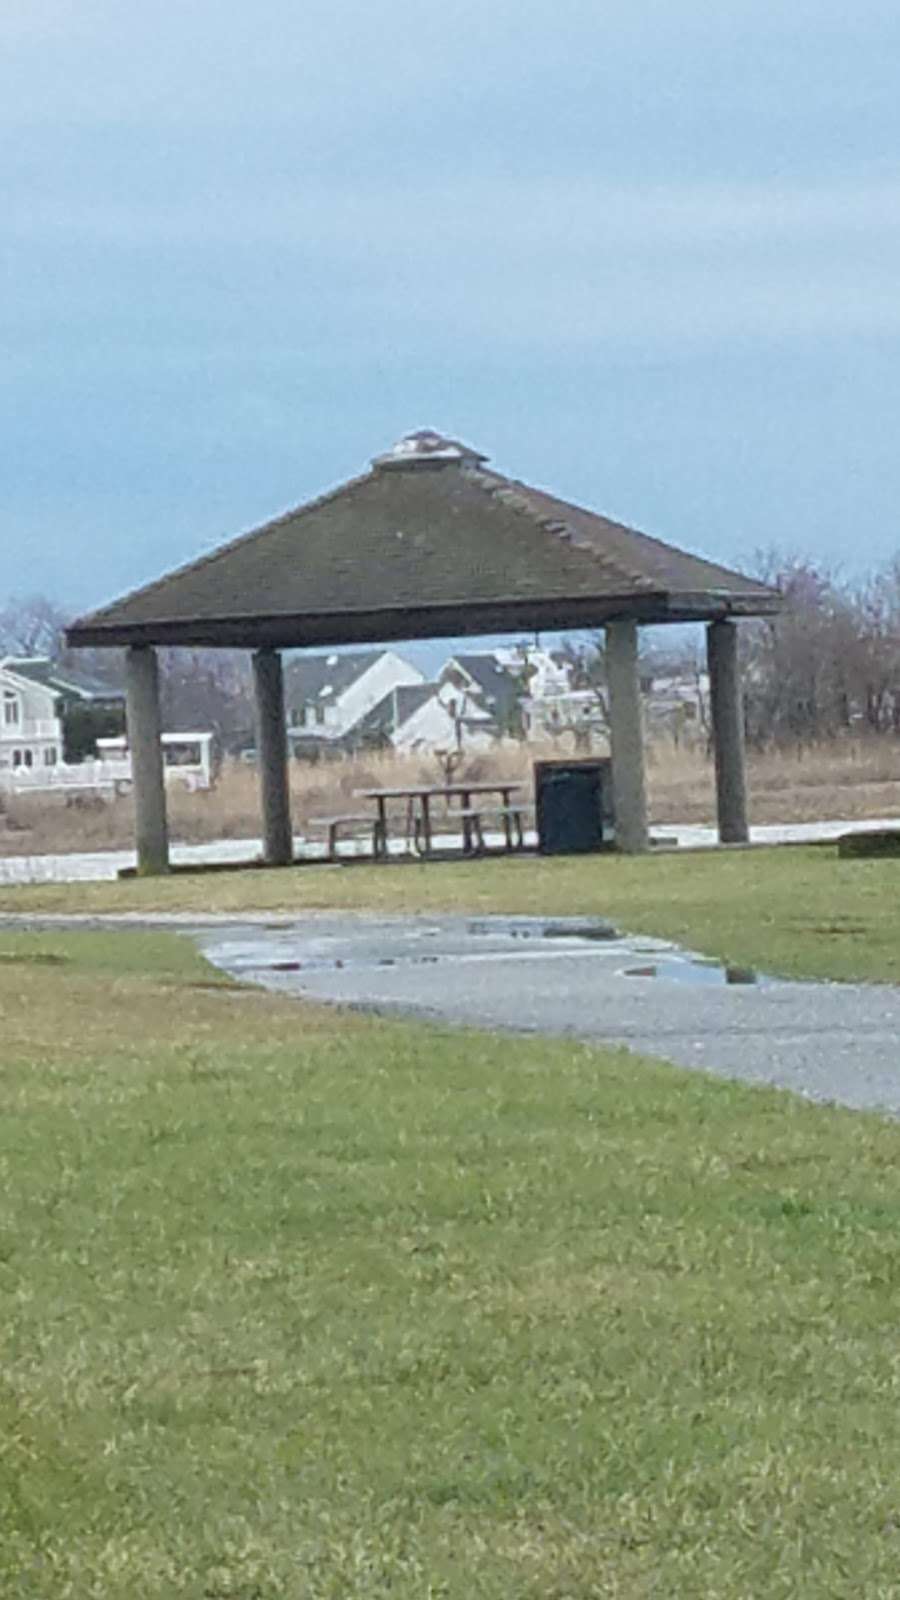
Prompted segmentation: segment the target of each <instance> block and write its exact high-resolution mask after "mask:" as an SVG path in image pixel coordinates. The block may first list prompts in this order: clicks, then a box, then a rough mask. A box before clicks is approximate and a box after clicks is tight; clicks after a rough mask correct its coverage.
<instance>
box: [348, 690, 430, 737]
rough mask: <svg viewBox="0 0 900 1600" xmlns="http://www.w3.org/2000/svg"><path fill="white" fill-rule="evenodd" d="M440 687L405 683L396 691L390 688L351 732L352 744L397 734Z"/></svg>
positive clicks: (349, 733) (349, 734) (349, 735)
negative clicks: (360, 740) (361, 740)
mask: <svg viewBox="0 0 900 1600" xmlns="http://www.w3.org/2000/svg"><path fill="white" fill-rule="evenodd" d="M438 687H439V685H438V684H436V683H404V684H401V685H399V686H398V688H396V689H390V690H389V691H388V693H387V694H386V695H384V696H383V697H382V699H381V700H379V702H378V704H377V705H375V706H372V708H371V710H369V711H367V712H366V714H365V716H363V717H360V719H359V721H358V722H357V723H355V724H354V726H353V727H352V728H350V729H349V730H348V733H347V737H348V739H350V740H352V741H356V740H358V739H360V738H361V739H376V738H378V737H379V736H382V735H385V734H392V733H396V732H397V730H398V728H402V727H403V724H404V722H408V721H409V719H410V717H411V716H414V715H415V713H416V712H417V711H419V710H420V709H421V707H422V706H424V705H425V704H427V702H428V701H429V700H432V699H434V697H435V695H436V694H437V692H438Z"/></svg>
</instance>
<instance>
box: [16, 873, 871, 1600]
mask: <svg viewBox="0 0 900 1600" xmlns="http://www.w3.org/2000/svg"><path fill="white" fill-rule="evenodd" d="M734 859H735V860H742V859H744V858H737V857H736V858H734ZM747 859H750V858H747ZM752 859H753V860H754V861H756V860H758V859H760V858H756V857H754V858H752ZM777 859H778V860H779V861H783V860H784V858H783V857H778V858H777ZM819 859H820V858H819V857H818V856H816V857H810V858H806V857H802V856H801V857H799V858H796V864H797V865H798V866H799V867H800V869H801V870H802V871H803V872H804V873H813V872H814V871H815V870H817V867H816V864H817V862H818V861H819ZM604 865H605V864H604ZM652 865H653V866H654V867H660V868H661V870H662V873H663V874H667V873H668V874H671V872H672V870H673V869H672V867H671V866H670V865H669V864H668V863H654V864H652ZM680 865H681V864H680V863H679V866H680ZM724 865H725V868H726V871H728V872H732V871H734V870H738V869H736V868H735V869H733V868H732V867H731V865H730V858H729V861H728V862H726V863H724ZM828 868H829V864H828V863H827V862H823V871H827V870H828ZM830 868H831V870H832V871H834V870H835V869H834V865H833V863H831V864H830ZM517 870H518V869H516V868H514V867H509V868H504V869H503V871H502V872H500V871H499V870H498V872H497V874H496V875H495V876H494V882H495V884H496V886H497V887H498V890H499V889H500V888H501V887H502V886H503V885H507V886H508V885H511V884H513V883H514V882H515V878H516V872H517ZM521 870H522V881H523V883H524V882H525V881H526V880H527V879H530V880H531V881H532V882H534V881H536V874H535V869H534V868H533V867H531V866H528V867H525V866H523V867H522V869H521ZM602 870H603V868H602V867H601V865H600V864H599V863H598V864H597V865H596V867H595V866H594V865H592V866H591V876H592V879H593V881H594V882H595V892H596V886H597V885H599V884H600V883H601V881H602V879H601V874H602ZM647 870H648V874H649V872H650V870H651V866H650V864H648V869H647ZM708 870H709V869H708V868H707V867H706V866H705V864H703V865H702V866H701V868H700V871H701V872H708ZM853 870H854V872H859V870H860V869H859V868H854V869H853ZM881 870H882V871H883V869H881ZM462 871H463V877H464V878H465V874H466V872H467V871H468V869H462ZM580 871H581V873H583V872H584V869H583V867H582V868H581V869H580ZM492 874H494V869H493V868H490V869H489V872H488V874H486V877H489V876H490V875H492ZM626 876H630V879H631V882H632V883H634V882H635V881H640V873H639V872H637V873H636V872H635V869H634V868H633V867H629V868H627V869H626V868H623V869H622V871H621V872H619V871H618V864H617V865H616V868H615V869H614V871H613V873H612V875H611V878H610V879H608V880H607V881H612V882H615V881H616V880H617V879H618V881H619V884H620V894H621V895H624V887H622V885H623V883H624V879H625V877H626ZM537 878H542V879H543V881H544V882H545V883H547V882H553V881H556V882H558V881H559V880H554V879H553V878H552V877H550V876H549V875H547V876H545V875H544V873H543V872H540V873H538V874H537ZM209 881H210V882H211V884H212V887H213V890H214V892H215V893H218V891H219V887H220V885H219V883H218V882H217V881H216V880H209ZM278 881H280V882H281V883H284V884H287V885H293V884H295V883H296V884H297V886H298V887H297V889H296V891H294V890H291V891H290V892H292V893H296V895H298V896H299V895H301V894H305V893H309V892H310V890H307V889H306V888H305V886H306V885H310V886H312V885H314V884H315V883H316V882H322V883H326V882H328V881H333V882H335V883H337V884H343V883H344V882H345V881H346V882H347V883H348V884H350V885H352V884H353V883H360V882H365V881H366V879H365V876H364V875H360V876H359V877H357V876H356V875H355V874H350V873H348V874H346V875H340V874H332V875H331V878H330V879H329V878H328V876H327V875H322V876H321V877H320V878H319V879H317V877H316V875H315V874H298V875H296V877H291V876H290V875H281V877H280V879H279V880H278ZM368 881H369V882H371V883H373V884H375V883H377V884H378V885H379V887H380V885H381V884H384V885H388V884H389V883H392V882H394V881H396V882H397V883H398V884H399V883H401V881H405V882H406V883H408V884H410V883H415V882H418V883H421V884H426V883H427V884H428V885H429V886H430V885H432V884H433V885H436V886H439V885H440V884H441V882H442V881H443V882H444V883H446V884H447V885H448V887H452V885H453V884H454V883H455V882H456V883H458V882H459V879H458V878H455V877H454V875H453V874H452V873H450V874H449V875H447V876H444V875H443V874H442V873H441V872H434V873H433V874H428V875H423V876H421V877H417V875H416V874H407V873H400V872H397V873H396V874H395V875H394V874H391V873H386V874H384V875H383V876H382V877H381V878H380V879H377V878H375V877H373V876H371V875H370V877H369V880H368ZM473 881H478V876H477V869H476V871H475V872H474V873H472V874H470V876H469V882H470V883H471V882H473ZM481 881H482V882H484V881H485V880H484V879H482V880H481ZM576 881H577V875H576V874H574V873H573V874H571V875H570V876H569V882H570V884H572V885H574V884H575V883H576ZM222 882H223V883H224V884H225V885H226V886H227V892H228V893H232V892H234V889H233V882H232V881H229V880H222ZM272 882H273V879H272V878H268V879H263V880H262V883H263V885H265V884H266V883H272ZM152 888H153V890H154V892H156V893H158V890H156V886H152ZM164 888H165V890H166V891H167V892H172V890H174V889H178V890H179V891H180V890H181V889H182V885H181V884H178V885H165V886H164ZM142 889H145V886H141V885H138V886H136V888H134V889H132V888H128V889H127V890H125V891H123V892H124V893H127V894H128V895H129V896H131V897H134V896H135V895H136V894H138V893H139V892H140V891H141V890H142ZM278 892H280V893H284V892H285V891H284V890H281V891H278ZM431 892H436V891H431ZM483 892H485V893H487V892H489V890H487V889H485V890H484V891H483ZM504 892H509V891H504ZM498 897H499V898H500V899H501V900H502V898H503V894H502V893H500V894H499V896H498ZM587 898H590V897H589V896H588V895H587V894H586V893H585V894H584V895H583V896H582V898H581V899H580V900H579V901H578V903H577V909H588V907H587V906H585V904H584V900H585V899H587ZM600 898H601V897H600V895H599V894H598V893H597V894H596V899H597V901H598V902H599V900H600ZM875 898H877V897H875ZM294 903H295V904H298V903H302V901H301V900H295V901H294ZM662 906H663V901H662V900H660V903H659V906H658V907H657V909H660V908H662ZM593 908H595V909H598V910H599V909H601V908H602V907H601V905H600V904H599V903H598V904H596V906H595V907H593ZM556 909H559V907H557V908H556ZM573 909H576V907H575V906H573ZM642 914H643V913H642ZM647 914H649V912H647ZM0 1037H2V1041H3V1048H2V1053H0V1093H2V1097H3V1113H4V1114H3V1118H2V1122H0V1128H2V1132H0V1184H2V1228H0V1293H2V1296H3V1303H4V1316H3V1326H2V1335H0V1337H2V1345H3V1355H2V1366H0V1374H2V1376H0V1407H2V1416H0V1470H2V1475H3V1477H2V1489H3V1500H2V1511H0V1516H2V1527H0V1593H2V1595H3V1597H4V1600H24V1597H28V1600H155V1597H166V1600H168V1597H169V1596H173V1597H174V1596H178V1597H181V1596H187V1597H191V1600H226V1597H229V1600H274V1597H282V1596H286V1597H290V1600H320V1597H321V1600H324V1597H328V1600H357V1597H359V1600H371V1597H379V1600H381V1597H383V1600H429V1597H430V1600H434V1597H443V1600H470V1597H476V1600H479V1597H481V1600H511V1597H515V1600H587V1597H606V1596H613V1597H619V1600H637V1597H641V1600H644V1597H651V1596H652V1597H656V1596H661V1597H665V1600H668V1597H670V1596H672V1597H676V1596H677V1597H678V1600H692V1597H696V1600H756V1597H761V1596H765V1597H766V1600H805V1597H809V1600H822V1597H825V1596H828V1597H830V1596H841V1597H843V1596H848V1597H849V1596H853V1597H863V1600H870V1597H871V1600H876V1597H884V1596H894V1595H897V1594H898V1593H900V1577H898V1574H900V1509H898V1489H897V1485H898V1482H900V1416H898V1407H897V1401H898V1389H900V1367H898V1345H897V1304H898V1292H900V1191H898V1186H897V1170H898V1164H900V1126H898V1125H897V1124H896V1123H894V1122H891V1121H889V1120H887V1119H879V1118H876V1117H872V1116H860V1115H854V1114H850V1113H842V1112H839V1111H833V1110H827V1109H824V1108H815V1107H811V1106H808V1105H805V1104H803V1103H802V1102H800V1101H798V1100H794V1099H792V1098H791V1097H790V1096H787V1095H778V1094H776V1093H774V1092H768V1091H759V1090H748V1089H744V1088H740V1087H738V1086H737V1085H733V1084H728V1083H723V1082H717V1081H714V1080H709V1079H705V1078H703V1077H701V1076H695V1075H690V1074H683V1073H679V1072H677V1071H676V1070H674V1069H671V1068H667V1067H659V1066H654V1065H653V1064H651V1063H642V1062H639V1061H637V1060H635V1059H634V1058H632V1057H629V1056H627V1055H626V1054H624V1053H618V1052H609V1051H601V1050H591V1049H588V1048H586V1047H582V1046H579V1045H573V1044H571V1043H569V1042H562V1041H556V1042H549V1041H544V1042H542V1041H536V1040H528V1041H523V1040H520V1039H508V1038H506V1039H502V1038H494V1037H490V1036H487V1035H480V1034H474V1033H469V1034H467V1033H462V1032H458V1033H457V1032H451V1031H440V1030H429V1029H425V1028H421V1027H417V1026H412V1025H398V1024H388V1023H384V1022H379V1021H376V1020H372V1019H367V1018H363V1017H361V1016H358V1015H355V1014H353V1015H341V1014H340V1013H337V1012H334V1011H328V1010H324V1009H318V1008H314V1007H306V1006H301V1005H299V1004H297V1003H293V1002H288V1001H282V1000H279V999H275V998H273V997H272V996H268V995H264V994H262V993H257V992H255V991H250V992H248V991H245V990H240V989H231V988H230V987H229V986H228V985H227V984H226V983H224V982H222V981H221V980H219V979H217V978H216V977H215V975H213V974H211V973H210V972H209V970H208V969H207V968H206V967H205V966H204V965H203V963H202V961H201V960H200V958H199V957H198V956H197V955H196V953H195V952H194V950H193V948H192V947H191V946H190V945H189V944H188V943H187V942H181V941H178V940H176V939H175V938H172V937H168V936H163V935H146V934H136V933H129V934H127V935H126V934H88V933H81V934H75V935H62V934H60V935H57V934H44V935H40V934H21V935H15V936H14V935H9V934H6V935H2V936H0Z"/></svg>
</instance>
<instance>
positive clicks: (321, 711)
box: [316, 706, 325, 727]
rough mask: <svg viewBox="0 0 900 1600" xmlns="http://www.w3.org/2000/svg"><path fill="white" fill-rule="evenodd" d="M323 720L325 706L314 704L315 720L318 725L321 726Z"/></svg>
mask: <svg viewBox="0 0 900 1600" xmlns="http://www.w3.org/2000/svg"><path fill="white" fill-rule="evenodd" d="M324 721H325V707H324V706H316V722H317V723H318V724H319V727H321V726H322V723H323V722H324Z"/></svg>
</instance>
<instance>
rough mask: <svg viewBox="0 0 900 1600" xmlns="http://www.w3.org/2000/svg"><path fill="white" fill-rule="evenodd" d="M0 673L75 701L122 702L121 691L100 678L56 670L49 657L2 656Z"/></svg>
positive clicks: (62, 669) (57, 667)
mask: <svg viewBox="0 0 900 1600" xmlns="http://www.w3.org/2000/svg"><path fill="white" fill-rule="evenodd" d="M0 670H4V671H7V672H12V673H13V674H14V675H15V676H16V677H17V678H24V679H26V681H27V682H29V683H36V684H39V685H40V687H41V688H42V689H50V690H52V692H53V693H54V694H57V695H71V696H73V697H74V698H76V699H78V700H124V698H125V696H124V694H123V692H122V690H121V689H113V688H112V687H111V686H110V685H109V684H108V683H104V682H103V681H102V679H100V678H92V677H89V676H88V675H87V673H84V672H72V671H71V670H70V669H69V668H68V667H60V666H58V665H57V664H56V663H55V662H53V661H51V660H50V658H49V656H6V657H5V658H4V660H2V661H0Z"/></svg>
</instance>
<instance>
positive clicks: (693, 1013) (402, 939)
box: [0, 912, 900, 1114]
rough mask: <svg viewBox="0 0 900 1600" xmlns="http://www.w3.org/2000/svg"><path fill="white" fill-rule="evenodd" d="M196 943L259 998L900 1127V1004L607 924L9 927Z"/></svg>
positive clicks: (211, 922)
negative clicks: (792, 1098) (647, 1065)
mask: <svg viewBox="0 0 900 1600" xmlns="http://www.w3.org/2000/svg"><path fill="white" fill-rule="evenodd" d="M110 925H113V926H119V927H123V928H125V927H127V926H129V925H130V926H141V927H161V928H170V929H172V930H177V931H179V932H182V933H185V934H190V935H192V936H193V937H194V938H195V939H196V940H197V942H198V944H199V945H200V948H201V949H202V950H203V952H204V954H205V955H206V956H207V958H208V959H209V960H210V961H212V962H213V963H214V964H216V965H217V966H219V967H221V968H222V969H223V970H225V971H227V972H229V973H231V974H232V975H233V976H235V977H237V978H240V979H242V980H243V981H245V982H253V983H258V984H260V985H262V986H263V987H265V988H268V989H272V990H275V991H278V992H280V993H286V994H291V995H296V996H297V997H306V998H310V999H314V1000H319V1001H326V1002H333V1003H337V1004H340V1005H346V1006H351V1007H354V1008H363V1009H366V1010H371V1011H374V1012H381V1013H387V1014H391V1013H398V1014H401V1015H405V1016H414V1017H421V1018H425V1019H428V1020H430V1021H438V1022H449V1023H457V1024H460V1023H461V1024H469V1025H471V1026H474V1027H480V1028H492V1029H504V1030H509V1031H511V1032H518V1033H522V1032H525V1033H546V1034H556V1035H564V1036H569V1037H572V1036H574V1037H577V1038H581V1039H587V1040H596V1041H602V1042H604V1043H609V1044H621V1045H626V1046H628V1047H629V1048H630V1049H632V1050H635V1051H639V1052H641V1053H643V1054H646V1055H652V1056H657V1057H659V1058H661V1059H663V1060H668V1061H672V1062H675V1063H677V1064H678V1065H680V1066H684V1067H690V1068H694V1069H700V1070H703V1071H707V1072H713V1073H716V1074H719V1075H721V1076H725V1077H731V1078H738V1079H741V1080H742V1081H743V1082H746V1083H756V1084H772V1085H776V1086H778V1087H780V1088H784V1089H791V1090H793V1091H794V1092H795V1093H796V1094H800V1095H803V1096H805V1097H807V1098H809V1099H812V1100H823V1101H833V1102H836V1103H838V1104H841V1105H845V1106H850V1107H853V1108H855V1109H857V1110H861V1109H875V1110H884V1111H889V1112H892V1113H894V1114H900V988H894V987H891V986H889V985H878V984H871V985H864V984H830V983H795V982H788V981H785V980H781V979H773V978H768V977H766V976H765V975H764V974H762V975H761V974H755V973H750V972H746V971H742V970H733V969H732V970H726V969H723V968H722V967H721V966H720V965H719V964H717V963H715V962H710V961H708V960H706V959H705V958H703V957H698V956H694V955H692V954H691V953H690V952H688V951H684V950H680V949H679V948H678V947H677V946H675V945H672V944H670V943H668V942H667V941H665V940H662V939H650V938H647V937H645V936H639V935H635V936H632V937H621V936H619V935H618V934H617V933H616V930H615V929H613V928H612V927H611V926H610V925H609V924H607V923H603V922H601V921H599V920H595V919H585V918H556V919H546V918H539V917H513V918H510V917H478V918H473V917H451V916H389V917H386V916H375V915H369V914H362V913H332V912H309V913H306V914H305V915H304V917H303V919H302V921H299V920H298V921H295V920H292V919H281V918H278V917H275V916H273V915H272V914H271V913H257V914H256V915H253V916H245V917H244V918H242V919H241V921H240V922H236V921H234V919H232V918H229V917H227V916H224V915H218V916H216V915H211V916H209V917H206V918H198V917H197V916H196V915H194V916H191V915H188V914H186V913H169V914H162V915H155V916H153V917H146V916H140V915H137V914H121V915H114V916H103V917H86V916H82V917H79V916H75V915H70V916H42V917H39V918H33V919H31V918H25V917H12V916H0V929H2V927H4V926H7V927H23V926H27V927H44V928H52V927H100V926H110Z"/></svg>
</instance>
